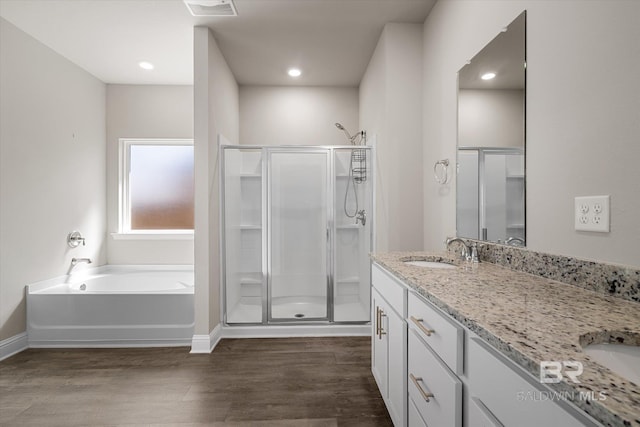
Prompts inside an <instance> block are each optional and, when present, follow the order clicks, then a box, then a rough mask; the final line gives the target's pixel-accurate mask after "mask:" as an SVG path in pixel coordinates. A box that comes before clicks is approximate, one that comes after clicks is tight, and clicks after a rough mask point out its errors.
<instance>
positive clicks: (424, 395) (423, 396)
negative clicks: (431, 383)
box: [409, 374, 435, 402]
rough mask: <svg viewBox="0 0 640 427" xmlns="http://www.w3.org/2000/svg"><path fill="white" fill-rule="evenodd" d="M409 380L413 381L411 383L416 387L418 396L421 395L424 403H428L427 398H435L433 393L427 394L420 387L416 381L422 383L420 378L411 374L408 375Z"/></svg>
mask: <svg viewBox="0 0 640 427" xmlns="http://www.w3.org/2000/svg"><path fill="white" fill-rule="evenodd" d="M409 378H411V381H413V383H414V384H415V385H416V387H417V388H418V391H420V394H421V395H422V398H423V399H424V401H425V402H430V400H429V398H431V397H435V396H434V395H433V393H427V392H426V391H424V389H423V388H422V387H421V386H420V383H419V382H418V381H422V378H420V377H418V378H416V377H415V376H414V375H413V374H409ZM422 382H424V381H422Z"/></svg>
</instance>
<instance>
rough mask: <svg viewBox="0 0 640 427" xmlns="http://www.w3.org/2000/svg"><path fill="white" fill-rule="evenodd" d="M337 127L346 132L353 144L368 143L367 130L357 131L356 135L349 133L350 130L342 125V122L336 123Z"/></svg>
mask: <svg viewBox="0 0 640 427" xmlns="http://www.w3.org/2000/svg"><path fill="white" fill-rule="evenodd" d="M335 125H336V127H337V128H338V129H340V130H341V131H342V132H344V134H345V135H346V136H347V138H348V139H349V141H350V142H351V145H365V144H366V133H365V131H363V130H361V131H360V132H357V133H356V134H355V135H351V134H350V133H349V131H348V130H347V129H346V128H345V127H344V126H342V123H338V122H336V123H335ZM358 137H359V138H360V139H359V140H357V138H358Z"/></svg>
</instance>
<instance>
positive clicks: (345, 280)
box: [336, 276, 360, 285]
mask: <svg viewBox="0 0 640 427" xmlns="http://www.w3.org/2000/svg"><path fill="white" fill-rule="evenodd" d="M336 283H337V284H338V285H341V284H346V283H360V277H358V276H351V277H343V278H340V279H336Z"/></svg>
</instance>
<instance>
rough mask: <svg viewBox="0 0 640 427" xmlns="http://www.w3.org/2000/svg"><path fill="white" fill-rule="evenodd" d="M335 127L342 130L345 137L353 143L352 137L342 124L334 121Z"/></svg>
mask: <svg viewBox="0 0 640 427" xmlns="http://www.w3.org/2000/svg"><path fill="white" fill-rule="evenodd" d="M336 127H337V128H338V129H340V130H341V131H342V132H344V134H345V135H347V138H349V141H351V143H352V144H353V137H352V136H351V135H350V134H349V132H348V131H347V130H346V129H345V128H344V126H342V124H340V123H336Z"/></svg>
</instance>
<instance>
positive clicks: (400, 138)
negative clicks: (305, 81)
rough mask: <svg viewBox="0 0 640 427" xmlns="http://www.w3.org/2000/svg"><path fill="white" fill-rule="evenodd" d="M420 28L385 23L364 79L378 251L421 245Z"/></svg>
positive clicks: (362, 111)
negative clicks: (372, 152)
mask: <svg viewBox="0 0 640 427" xmlns="http://www.w3.org/2000/svg"><path fill="white" fill-rule="evenodd" d="M421 90H422V26H421V25H419V24H387V25H386V26H385V28H384V31H383V33H382V35H381V37H380V40H379V41H378V45H377V47H376V50H375V52H374V54H373V56H372V58H371V61H370V62H369V66H368V67H367V70H366V72H365V75H364V77H363V78H362V82H361V83H360V126H361V127H362V128H363V129H366V131H367V133H368V134H369V135H370V136H373V135H375V136H376V140H377V146H376V152H377V164H376V187H377V188H376V217H375V223H376V250H377V251H381V252H382V251H388V250H412V249H421V248H422V243H423V242H422V227H423V221H422V218H423V214H422V210H423V205H422V192H423V190H422V182H423V178H422V176H423V163H422V137H421V135H422V97H421Z"/></svg>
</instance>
